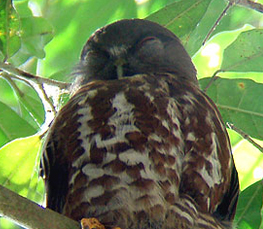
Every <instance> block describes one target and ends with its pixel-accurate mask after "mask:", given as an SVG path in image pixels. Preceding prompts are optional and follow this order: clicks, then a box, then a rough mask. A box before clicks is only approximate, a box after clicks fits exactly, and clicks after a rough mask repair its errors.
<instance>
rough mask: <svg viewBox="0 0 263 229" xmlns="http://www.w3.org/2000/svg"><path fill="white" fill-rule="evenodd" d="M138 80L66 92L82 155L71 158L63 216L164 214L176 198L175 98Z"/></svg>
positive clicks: (179, 147) (179, 158)
mask: <svg viewBox="0 0 263 229" xmlns="http://www.w3.org/2000/svg"><path fill="white" fill-rule="evenodd" d="M142 79H143V78H139V79H137V80H131V81H130V82H129V87H128V86H125V83H126V82H125V80H124V81H112V82H111V81H109V82H106V83H105V84H103V83H98V84H99V85H97V86H95V85H94V84H91V85H90V86H89V87H87V90H85V89H84V88H82V89H81V90H82V93H81V94H79V93H78V95H77V96H76V97H73V98H72V100H71V101H75V102H77V104H78V105H77V108H76V110H75V112H76V116H77V117H78V119H77V120H76V122H77V123H78V124H77V125H75V126H77V129H76V130H74V131H75V132H77V133H78V134H75V136H77V138H76V139H75V141H77V142H80V143H81V144H80V147H81V150H80V151H79V152H82V153H81V155H78V156H77V157H74V156H73V157H72V156H71V158H73V161H72V163H71V173H70V176H69V184H70V187H73V188H71V189H70V190H71V191H70V193H69V194H68V195H69V198H68V199H69V200H72V202H73V201H74V206H75V208H74V209H72V204H73V203H71V202H70V201H69V202H68V203H66V205H65V207H64V211H65V214H66V215H69V216H71V217H73V218H75V219H80V218H82V217H83V216H86V217H91V216H92V217H97V218H99V219H100V218H101V220H102V222H104V221H113V222H115V221H116V217H117V216H118V215H120V214H127V215H129V217H133V216H134V214H135V213H136V214H137V215H138V214H142V217H145V216H143V215H144V214H145V210H146V212H147V211H148V213H149V214H154V215H155V216H156V217H157V218H164V217H165V211H164V209H165V208H166V206H167V205H170V204H173V203H174V202H175V200H176V199H177V198H178V187H179V182H180V173H181V164H182V158H183V153H182V152H183V148H182V147H183V144H182V142H181V140H180V139H182V136H181V135H182V133H181V130H180V120H179V119H180V114H179V113H177V112H179V110H178V108H177V105H176V100H174V99H171V98H169V95H168V94H167V93H168V90H167V88H166V89H165V88H163V89H162V88H161V87H159V88H158V90H157V89H156V87H153V85H152V83H151V84H150V83H149V82H147V81H142ZM138 80H140V84H138V82H137V81H138ZM159 83H160V82H159ZM166 86H167V85H166ZM63 112H65V111H62V113H63ZM66 134H69V135H70V133H66ZM66 148H67V147H66ZM70 153H72V152H67V154H70ZM68 206H70V207H68ZM83 206H85V207H84V209H85V210H83ZM147 209H148V210H147ZM83 211H85V212H83ZM143 212H144V213H143ZM148 213H147V214H148ZM83 214H84V215H83ZM125 218H126V217H125ZM118 220H119V219H118Z"/></svg>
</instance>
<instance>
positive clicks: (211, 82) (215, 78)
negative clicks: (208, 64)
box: [203, 69, 222, 92]
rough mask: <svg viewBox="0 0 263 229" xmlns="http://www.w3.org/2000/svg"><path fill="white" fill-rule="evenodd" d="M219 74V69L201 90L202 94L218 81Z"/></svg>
mask: <svg viewBox="0 0 263 229" xmlns="http://www.w3.org/2000/svg"><path fill="white" fill-rule="evenodd" d="M219 72H222V70H220V69H219V70H217V71H216V72H215V73H214V74H213V75H212V77H211V79H210V81H209V82H208V84H207V85H206V87H205V88H204V90H203V91H204V92H206V91H207V90H208V88H209V87H211V85H212V84H213V83H214V82H215V81H216V80H217V79H218V77H217V74H218V73H219Z"/></svg>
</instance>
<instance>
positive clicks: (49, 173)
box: [40, 96, 83, 213]
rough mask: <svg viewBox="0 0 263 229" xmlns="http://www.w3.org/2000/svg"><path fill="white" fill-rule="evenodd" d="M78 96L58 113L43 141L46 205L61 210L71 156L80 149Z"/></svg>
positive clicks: (75, 154)
mask: <svg viewBox="0 0 263 229" xmlns="http://www.w3.org/2000/svg"><path fill="white" fill-rule="evenodd" d="M79 101H80V98H79V97H78V96H76V97H73V98H72V99H71V100H70V101H69V103H67V104H66V105H65V106H64V107H63V108H62V109H61V110H60V111H59V113H58V115H57V117H56V118H55V120H54V122H53V123H52V125H51V127H50V130H49V132H48V135H47V137H46V141H45V144H44V150H43V155H42V159H41V164H40V166H41V175H42V177H43V178H44V181H45V188H46V206H47V207H48V208H50V209H52V210H55V211H57V212H59V213H62V210H63V206H64V204H65V202H66V201H67V195H68V191H69V188H70V187H69V176H70V175H71V174H70V171H71V169H70V168H71V160H73V158H76V157H78V155H79V154H81V153H82V151H83V149H82V148H81V144H80V141H79V140H78V138H77V136H78V132H77V129H78V126H79V118H80V116H81V115H80V114H78V110H79V105H78V102H79Z"/></svg>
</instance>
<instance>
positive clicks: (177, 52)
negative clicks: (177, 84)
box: [78, 19, 197, 83]
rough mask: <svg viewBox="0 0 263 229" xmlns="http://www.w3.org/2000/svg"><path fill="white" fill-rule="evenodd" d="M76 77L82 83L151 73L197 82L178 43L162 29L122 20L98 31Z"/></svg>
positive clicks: (142, 22) (136, 21)
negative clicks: (170, 75)
mask: <svg viewBox="0 0 263 229" xmlns="http://www.w3.org/2000/svg"><path fill="white" fill-rule="evenodd" d="M78 73H80V74H81V76H82V77H83V83H86V82H89V81H92V80H112V79H120V78H122V77H130V76H133V75H136V74H151V73H153V74H154V73H172V74H174V75H175V76H176V77H178V78H183V79H187V80H189V81H192V82H194V83H196V82H197V79H196V70H195V67H194V65H193V63H192V61H191V58H190V56H189V55H188V54H187V52H186V50H185V49H184V47H183V46H182V44H181V42H180V40H179V39H178V38H177V37H176V36H175V35H174V34H173V33H172V32H171V31H169V30H168V29H166V28H164V27H162V26H161V25H159V24H157V23H154V22H151V21H147V20H142V19H130V20H121V21H117V22H115V23H113V24H110V25H107V26H105V27H103V28H101V29H99V30H97V31H96V32H95V33H94V34H93V35H92V36H91V37H90V38H89V39H88V41H87V43H86V44H85V46H84V48H83V50H82V53H81V60H80V67H79V71H78Z"/></svg>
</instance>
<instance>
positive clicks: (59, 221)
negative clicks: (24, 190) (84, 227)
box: [0, 185, 80, 229]
mask: <svg viewBox="0 0 263 229" xmlns="http://www.w3.org/2000/svg"><path fill="white" fill-rule="evenodd" d="M0 215H1V216H3V217H5V218H9V219H11V220H12V221H14V222H15V223H16V224H18V225H21V226H23V227H25V228H28V229H47V228H52V229H80V223H78V222H77V221H74V220H72V219H69V218H67V217H65V216H63V215H61V214H59V213H57V212H54V211H52V210H50V209H47V208H46V209H45V208H43V207H42V206H40V205H38V204H36V203H34V202H32V201H30V200H28V199H26V198H24V197H22V196H20V195H18V194H16V193H15V192H12V191H10V190H9V189H7V188H5V187H3V186H1V185H0Z"/></svg>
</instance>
